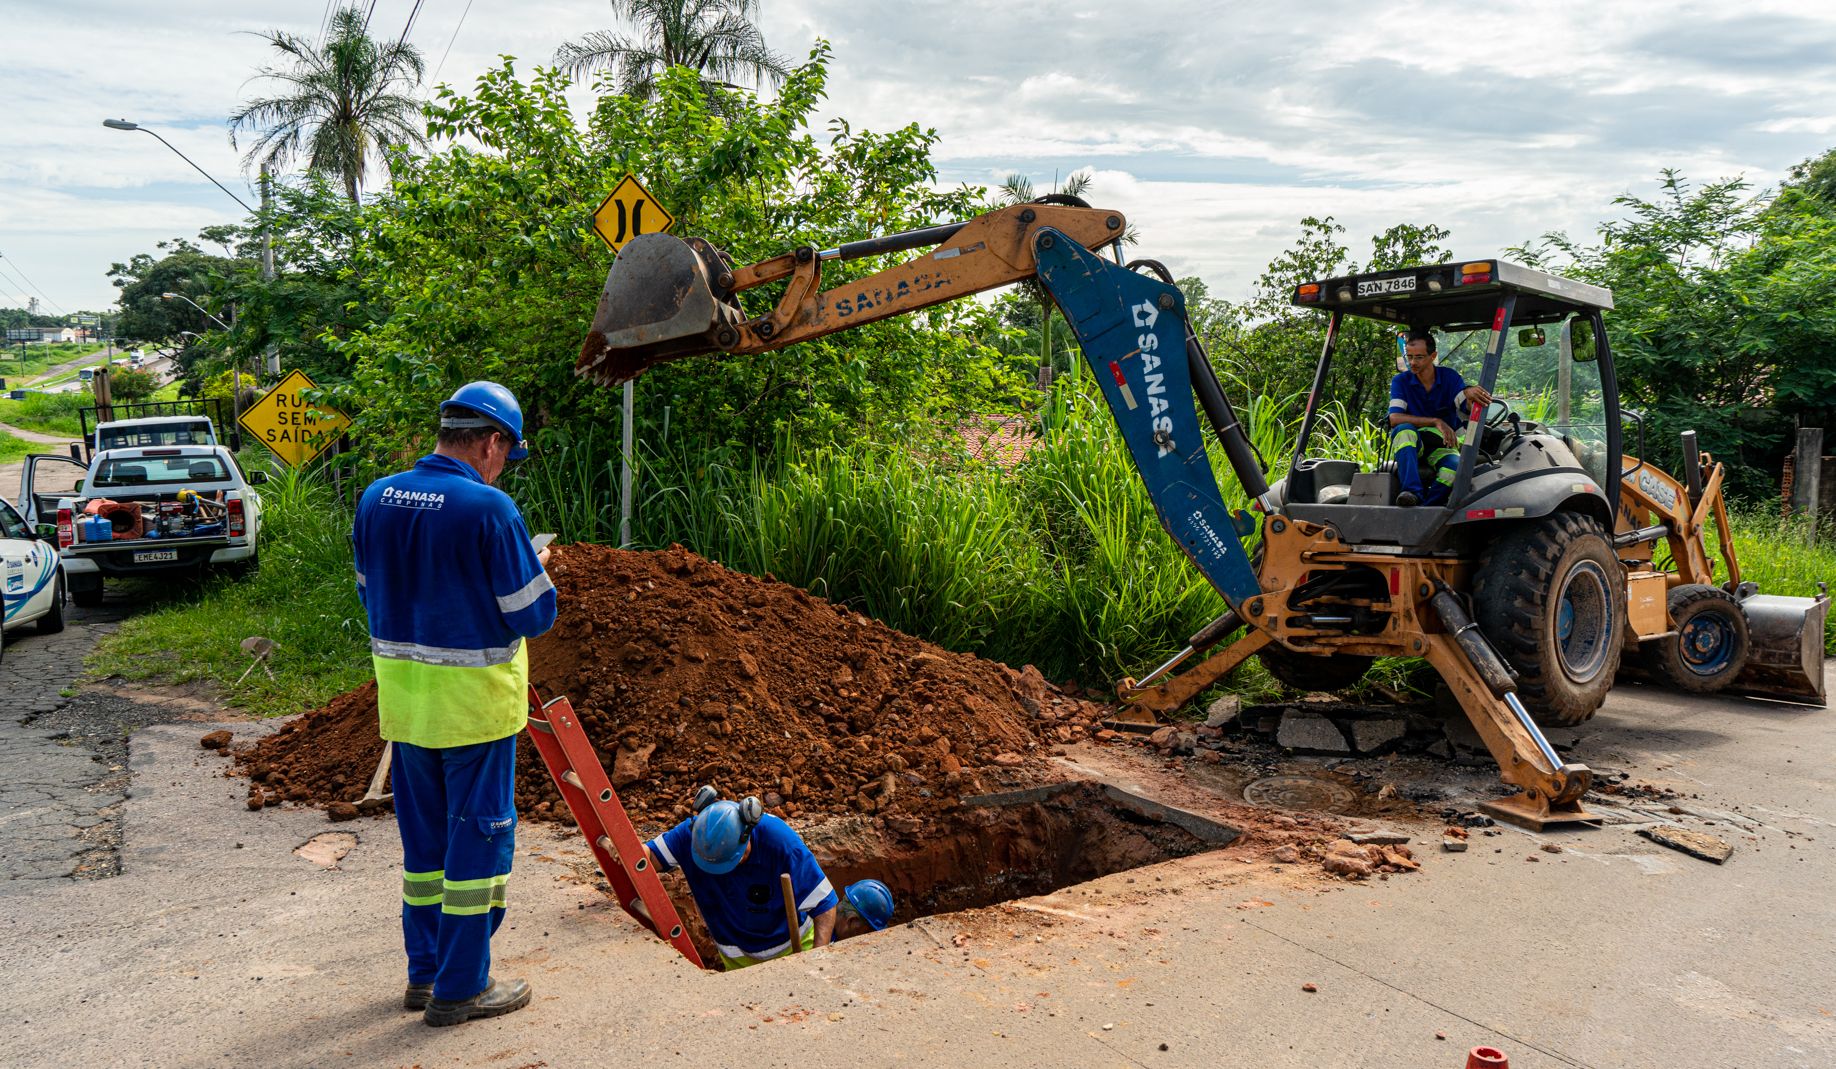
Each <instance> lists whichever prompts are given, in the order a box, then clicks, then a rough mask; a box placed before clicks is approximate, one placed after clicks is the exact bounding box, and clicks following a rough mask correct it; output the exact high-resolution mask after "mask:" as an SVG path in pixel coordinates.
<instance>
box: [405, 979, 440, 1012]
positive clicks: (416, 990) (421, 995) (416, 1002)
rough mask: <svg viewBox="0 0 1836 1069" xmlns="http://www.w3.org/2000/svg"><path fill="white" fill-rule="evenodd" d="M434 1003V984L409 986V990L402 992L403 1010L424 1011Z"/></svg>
mask: <svg viewBox="0 0 1836 1069" xmlns="http://www.w3.org/2000/svg"><path fill="white" fill-rule="evenodd" d="M432 1001H433V985H432V984H409V985H408V990H406V991H404V992H402V1009H404V1010H424V1009H426V1008H427V1004H428V1003H429V1002H432Z"/></svg>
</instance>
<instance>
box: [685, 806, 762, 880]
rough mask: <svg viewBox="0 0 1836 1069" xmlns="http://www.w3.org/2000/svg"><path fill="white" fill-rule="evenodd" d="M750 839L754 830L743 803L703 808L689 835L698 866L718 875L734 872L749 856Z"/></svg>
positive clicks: (698, 813) (696, 817)
mask: <svg viewBox="0 0 1836 1069" xmlns="http://www.w3.org/2000/svg"><path fill="white" fill-rule="evenodd" d="M751 839H752V827H751V825H750V824H749V823H748V822H747V820H746V817H745V814H744V813H742V812H741V811H740V804H739V803H738V802H729V801H727V800H725V799H722V800H721V801H718V802H710V803H708V804H707V805H706V806H704V807H702V809H701V810H700V812H697V813H696V814H695V823H694V826H693V828H692V829H691V831H690V835H689V843H690V846H691V847H692V848H693V849H694V851H695V864H696V865H697V866H698V867H699V868H700V869H701V870H702V871H703V872H707V873H712V874H713V875H716V876H718V875H720V874H721V873H723V872H732V871H733V868H734V866H736V865H738V864H739V863H740V859H741V858H743V857H745V856H746V844H747V843H748V842H749V841H751Z"/></svg>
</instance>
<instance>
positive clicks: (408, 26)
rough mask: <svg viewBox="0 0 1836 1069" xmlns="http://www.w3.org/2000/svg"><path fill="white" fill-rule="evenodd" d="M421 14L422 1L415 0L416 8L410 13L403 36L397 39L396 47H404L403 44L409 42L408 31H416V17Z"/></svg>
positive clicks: (403, 28)
mask: <svg viewBox="0 0 1836 1069" xmlns="http://www.w3.org/2000/svg"><path fill="white" fill-rule="evenodd" d="M420 13H421V0H414V7H412V8H410V9H409V11H408V21H407V22H406V23H404V24H403V25H402V35H401V36H400V37H397V38H396V39H395V47H397V48H400V47H402V44H403V42H405V41H407V40H408V31H409V30H412V29H414V17H415V16H416V15H419V14H420Z"/></svg>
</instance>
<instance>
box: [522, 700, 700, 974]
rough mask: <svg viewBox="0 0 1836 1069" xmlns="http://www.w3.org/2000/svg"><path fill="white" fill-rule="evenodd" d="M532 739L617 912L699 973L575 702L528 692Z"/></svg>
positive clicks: (696, 955) (696, 956)
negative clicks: (653, 935) (613, 898)
mask: <svg viewBox="0 0 1836 1069" xmlns="http://www.w3.org/2000/svg"><path fill="white" fill-rule="evenodd" d="M529 737H530V739H532V740H534V742H535V745H536V752H537V753H538V754H540V755H541V756H542V764H544V765H545V766H547V768H548V774H549V775H551V776H553V777H554V778H555V785H556V786H557V787H559V788H561V797H562V798H563V799H565V800H566V801H567V808H568V809H569V810H570V811H571V812H572V813H573V814H574V822H575V823H576V824H578V825H579V826H580V832H581V834H582V835H585V836H586V841H587V845H588V846H590V847H592V848H593V856H594V857H595V858H597V859H599V871H601V872H603V873H605V874H606V880H607V881H608V882H610V883H611V884H612V893H613V894H614V895H615V896H616V897H617V899H618V904H619V907H620V908H621V909H623V910H624V911H625V912H626V913H629V914H630V915H631V919H632V920H635V921H637V922H638V923H639V924H641V925H643V926H644V927H646V928H648V929H650V930H651V931H653V932H655V933H656V934H657V936H658V938H660V939H662V940H663V941H664V942H666V943H668V944H669V945H670V946H673V947H675V948H676V949H677V950H679V951H681V952H682V956H683V957H685V958H687V959H688V960H689V961H691V962H693V963H694V965H695V967H696V968H697V969H701V968H706V966H705V965H703V964H702V961H701V954H700V953H699V952H697V951H696V950H695V944H694V943H693V942H692V941H691V940H690V939H689V937H688V932H687V931H685V930H684V929H683V926H682V918H681V917H680V916H678V915H677V913H676V904H675V903H674V902H671V901H670V900H669V893H668V892H667V891H665V890H663V881H661V880H659V879H657V872H656V869H654V868H652V867H651V865H650V861H649V860H648V859H647V858H646V857H645V856H644V844H643V842H642V841H641V840H639V839H638V835H637V829H636V828H633V827H632V826H631V818H630V817H629V816H626V815H625V806H624V803H622V802H620V801H619V800H618V795H617V794H616V793H614V791H613V790H612V781H611V780H609V779H607V778H606V769H605V766H604V765H602V764H600V763H599V755H598V754H595V753H594V752H593V744H592V743H591V742H589V741H587V736H586V730H585V729H584V728H582V727H581V726H580V718H579V717H577V716H575V715H574V706H573V703H571V702H569V701H568V700H567V698H565V697H560V698H556V699H555V700H553V701H551V702H549V703H547V704H546V705H544V704H543V703H542V696H541V695H539V694H537V693H536V689H535V688H534V687H530V688H529ZM639 901H642V902H643V904H644V908H643V909H642V910H640V909H638V908H637V906H636V903H637V902H639ZM646 913H648V914H649V915H648V916H646V915H645V914H646ZM653 918H654V920H653Z"/></svg>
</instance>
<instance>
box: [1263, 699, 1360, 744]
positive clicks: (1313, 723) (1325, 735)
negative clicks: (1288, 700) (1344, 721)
mask: <svg viewBox="0 0 1836 1069" xmlns="http://www.w3.org/2000/svg"><path fill="white" fill-rule="evenodd" d="M1275 741H1276V743H1277V744H1279V745H1280V746H1282V747H1283V748H1284V749H1289V750H1300V751H1302V752H1305V753H1350V752H1351V746H1349V745H1348V744H1347V743H1346V741H1345V735H1344V733H1342V732H1341V731H1340V730H1339V725H1337V724H1335V723H1333V722H1332V721H1330V720H1328V719H1326V718H1325V717H1323V716H1321V715H1320V714H1318V713H1309V712H1303V711H1301V710H1297V709H1290V710H1288V711H1287V712H1286V713H1283V714H1282V717H1281V727H1280V728H1279V729H1277V731H1276V733H1275Z"/></svg>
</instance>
